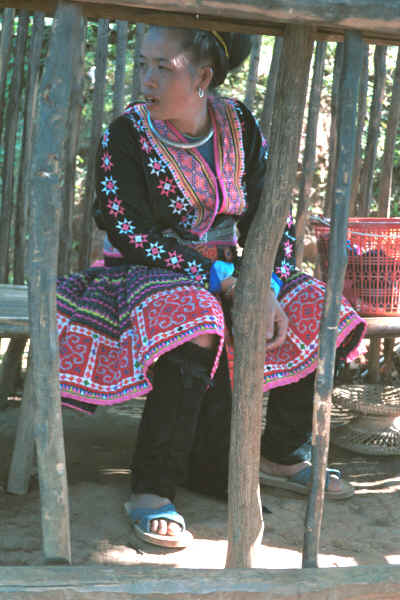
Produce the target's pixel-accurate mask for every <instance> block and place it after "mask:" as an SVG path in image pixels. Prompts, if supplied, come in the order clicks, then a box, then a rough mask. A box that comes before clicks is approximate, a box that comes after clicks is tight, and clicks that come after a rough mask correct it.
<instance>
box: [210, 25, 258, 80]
mask: <svg viewBox="0 0 400 600" xmlns="http://www.w3.org/2000/svg"><path fill="white" fill-rule="evenodd" d="M217 33H218V34H219V35H220V36H221V38H222V39H223V40H224V42H225V44H226V47H227V49H228V54H229V58H228V62H229V71H231V70H233V69H236V67H238V66H239V65H241V64H242V62H243V61H244V60H245V59H246V58H247V57H248V55H249V54H250V51H251V47H252V44H253V36H251V35H248V34H247V33H231V32H226V31H218V32H217Z"/></svg>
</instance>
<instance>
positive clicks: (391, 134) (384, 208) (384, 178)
mask: <svg viewBox="0 0 400 600" xmlns="http://www.w3.org/2000/svg"><path fill="white" fill-rule="evenodd" d="M399 118H400V52H399V49H397V61H396V69H395V72H394V76H393V88H392V100H391V103H390V111H389V117H388V121H387V127H386V138H385V149H384V152H383V164H382V169H381V176H380V181H379V197H378V211H379V216H380V217H390V193H391V189H392V175H393V158H394V147H395V143H396V138H397V128H398V125H399Z"/></svg>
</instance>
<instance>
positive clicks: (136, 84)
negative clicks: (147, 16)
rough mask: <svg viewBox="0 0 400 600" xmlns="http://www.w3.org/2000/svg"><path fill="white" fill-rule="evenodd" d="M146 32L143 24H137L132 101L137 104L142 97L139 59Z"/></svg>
mask: <svg viewBox="0 0 400 600" xmlns="http://www.w3.org/2000/svg"><path fill="white" fill-rule="evenodd" d="M144 32H145V25H144V24H143V23H136V30H135V54H134V58H133V76H132V100H133V101H134V102H135V101H136V100H139V97H140V77H139V57H140V49H141V47H142V43H143V38H144Z"/></svg>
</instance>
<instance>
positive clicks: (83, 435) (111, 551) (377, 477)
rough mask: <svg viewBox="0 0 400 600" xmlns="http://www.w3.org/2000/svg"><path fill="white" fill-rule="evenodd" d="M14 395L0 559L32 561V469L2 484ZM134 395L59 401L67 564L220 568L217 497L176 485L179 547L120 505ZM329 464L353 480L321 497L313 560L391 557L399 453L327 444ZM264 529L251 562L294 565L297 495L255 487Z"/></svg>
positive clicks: (3, 428)
mask: <svg viewBox="0 0 400 600" xmlns="http://www.w3.org/2000/svg"><path fill="white" fill-rule="evenodd" d="M18 404H19V403H18V402H17V401H9V404H8V407H7V408H6V410H4V411H1V412H0V457H1V460H0V463H1V464H0V523H1V525H0V532H1V535H0V565H40V564H42V563H43V558H42V554H41V527H40V507H39V490H38V483H37V480H36V479H34V480H33V482H32V487H31V491H30V493H29V494H28V495H27V496H26V497H18V496H12V495H9V494H7V493H5V488H6V478H7V470H8V465H9V462H10V456H11V451H12V444H13V438H14V435H15V428H16V422H17V416H18ZM140 404H141V401H140V400H139V401H134V402H131V403H127V404H126V405H124V406H122V407H119V408H104V409H103V408H102V409H100V410H98V411H97V412H96V414H95V415H94V416H89V415H81V414H78V413H75V412H73V411H71V410H67V409H64V430H65V443H66V454H67V465H68V479H69V492H70V511H71V535H72V557H73V563H74V564H76V565H77V564H95V563H96V564H109V565H111V564H117V565H131V564H163V565H171V566H175V567H188V568H216V569H219V568H223V567H224V563H225V558H226V550H227V542H226V527H227V507H226V504H225V503H223V502H219V501H216V500H213V499H209V498H207V497H202V496H200V495H195V494H193V493H190V492H188V491H186V490H181V491H180V492H179V494H178V497H177V500H176V504H177V507H178V509H179V510H180V511H181V512H182V513H183V514H184V516H185V518H186V522H187V525H188V528H189V529H190V530H191V531H192V533H193V534H194V536H195V541H194V543H193V544H192V546H191V547H190V548H187V549H185V550H179V551H177V550H175V551H171V550H166V551H165V550H158V549H157V548H155V547H153V546H150V545H148V544H145V543H144V542H139V540H137V539H136V537H135V535H134V534H133V532H132V531H131V529H130V526H129V524H128V522H127V520H126V517H125V515H124V514H123V511H122V504H123V502H124V501H125V499H126V498H127V496H128V494H129V465H130V458H131V453H132V449H133V445H134V441H135V436H136V431H137V426H138V422H139V418H140ZM330 463H331V465H332V466H337V467H339V468H341V469H342V470H343V472H344V474H345V476H346V477H347V479H348V480H349V481H351V482H352V484H353V485H354V487H355V488H356V493H355V496H354V497H353V498H352V499H350V500H346V501H340V502H339V501H336V502H334V501H328V502H327V503H326V508H325V514H324V521H323V528H322V533H321V543H320V553H321V554H320V557H319V564H320V566H323V567H346V566H356V565H368V564H384V563H390V564H400V502H399V495H398V492H399V489H400V456H399V457H396V456H395V457H383V458H376V457H371V456H362V455H357V454H354V453H351V452H348V451H345V450H343V449H338V448H335V447H332V450H331V460H330ZM262 497H263V502H264V504H266V505H267V506H268V508H269V509H270V510H271V514H265V517H264V518H265V533H264V538H263V543H262V546H261V547H260V549H259V551H258V556H257V565H256V566H258V567H260V568H263V567H265V568H274V569H275V568H282V569H285V568H300V567H301V548H302V543H303V523H304V515H305V510H306V499H305V498H303V497H300V496H296V495H294V494H293V493H291V492H283V491H277V490H272V489H270V488H263V489H262Z"/></svg>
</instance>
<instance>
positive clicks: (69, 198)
mask: <svg viewBox="0 0 400 600" xmlns="http://www.w3.org/2000/svg"><path fill="white" fill-rule="evenodd" d="M85 34H86V19H84V18H82V20H81V23H80V40H79V50H80V51H79V58H78V64H77V66H76V71H75V76H74V80H73V83H72V91H71V103H70V109H69V114H68V124H67V134H66V140H65V183H64V189H63V196H64V197H63V201H62V215H61V232H62V233H61V236H60V247H59V252H58V275H59V276H62V275H65V274H66V273H69V272H71V269H72V242H73V239H72V237H73V235H72V221H73V209H74V198H75V179H76V154H77V151H78V144H79V133H80V125H81V116H82V106H83V94H82V91H83V79H84V60H85V43H86V41H85Z"/></svg>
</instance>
